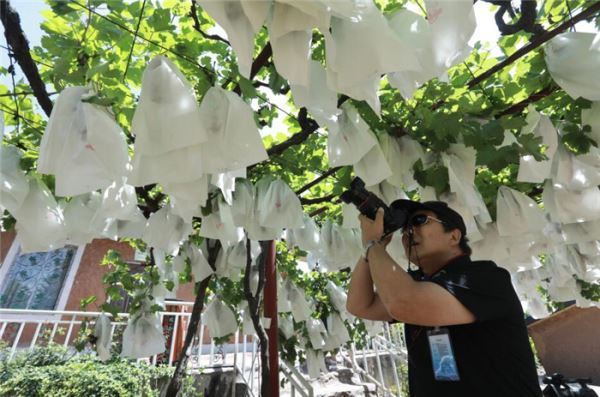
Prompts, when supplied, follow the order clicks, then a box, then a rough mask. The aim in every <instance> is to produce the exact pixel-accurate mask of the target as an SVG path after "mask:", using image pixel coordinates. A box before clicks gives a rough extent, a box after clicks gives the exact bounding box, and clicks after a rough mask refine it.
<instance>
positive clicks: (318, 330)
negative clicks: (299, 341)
mask: <svg viewBox="0 0 600 397" xmlns="http://www.w3.org/2000/svg"><path fill="white" fill-rule="evenodd" d="M306 329H307V331H308V338H309V339H310V344H311V345H312V347H313V349H318V350H320V349H322V348H323V347H324V346H325V337H326V336H327V329H326V328H325V325H324V324H323V321H321V320H319V319H316V318H312V317H311V318H309V319H307V320H306Z"/></svg>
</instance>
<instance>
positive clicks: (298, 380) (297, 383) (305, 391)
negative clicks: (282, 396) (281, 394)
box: [279, 359, 315, 397]
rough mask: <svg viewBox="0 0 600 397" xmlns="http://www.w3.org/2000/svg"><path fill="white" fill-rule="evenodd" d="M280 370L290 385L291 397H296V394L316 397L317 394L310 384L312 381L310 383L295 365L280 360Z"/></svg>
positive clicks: (304, 396) (303, 396)
mask: <svg viewBox="0 0 600 397" xmlns="http://www.w3.org/2000/svg"><path fill="white" fill-rule="evenodd" d="M279 369H280V371H281V372H282V373H283V374H284V375H286V378H287V380H288V381H289V383H290V393H291V397H296V392H297V393H298V394H300V395H301V396H302V397H314V395H315V392H314V389H313V387H312V385H311V384H310V381H308V380H307V379H306V377H305V376H304V375H302V374H301V373H300V371H298V370H297V369H296V367H295V366H294V365H292V364H290V363H288V362H287V361H285V360H283V359H280V360H279Z"/></svg>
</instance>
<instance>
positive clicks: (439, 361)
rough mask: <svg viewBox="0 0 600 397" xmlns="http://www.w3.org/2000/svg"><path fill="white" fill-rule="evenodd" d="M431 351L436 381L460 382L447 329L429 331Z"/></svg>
mask: <svg viewBox="0 0 600 397" xmlns="http://www.w3.org/2000/svg"><path fill="white" fill-rule="evenodd" d="M427 338H428V339H429V351H430V352H431V362H432V364H433V376H434V378H435V380H441V381H458V380H460V377H459V376H458V367H457V366H456V360H455V359H454V353H453V352H452V345H451V344H450V334H449V333H448V329H446V328H435V329H432V330H429V331H427Z"/></svg>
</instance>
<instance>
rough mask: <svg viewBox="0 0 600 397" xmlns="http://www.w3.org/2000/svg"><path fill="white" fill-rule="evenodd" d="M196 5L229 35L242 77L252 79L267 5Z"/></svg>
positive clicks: (204, 1)
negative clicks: (255, 41) (256, 43)
mask: <svg viewBox="0 0 600 397" xmlns="http://www.w3.org/2000/svg"><path fill="white" fill-rule="evenodd" d="M196 1H197V3H198V4H199V5H200V6H201V7H202V8H203V9H204V10H205V11H206V12H207V13H208V14H209V15H210V16H211V17H212V18H213V19H214V20H215V21H217V23H218V24H219V25H221V27H222V28H223V29H224V30H225V31H226V32H227V38H228V39H229V42H230V43H231V47H232V48H233V51H234V52H235V55H236V57H237V61H238V68H239V70H240V74H241V75H242V76H244V77H245V78H250V69H251V67H252V54H253V53H254V35H255V34H256V33H257V32H258V31H259V30H260V27H261V26H262V23H263V22H264V20H265V18H266V16H267V12H268V10H269V8H268V6H269V3H270V2H268V1H243V0H242V1H239V0H229V1H223V2H220V1H213V0H196Z"/></svg>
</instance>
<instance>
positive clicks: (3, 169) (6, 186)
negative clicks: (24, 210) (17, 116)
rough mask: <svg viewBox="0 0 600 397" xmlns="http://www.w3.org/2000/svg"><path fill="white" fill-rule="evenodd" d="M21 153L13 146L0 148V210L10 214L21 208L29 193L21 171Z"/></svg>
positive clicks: (25, 178)
mask: <svg viewBox="0 0 600 397" xmlns="http://www.w3.org/2000/svg"><path fill="white" fill-rule="evenodd" d="M20 159H21V153H20V152H19V150H18V149H17V148H15V147H13V146H4V145H2V146H0V210H4V209H6V210H8V212H10V213H11V214H13V216H14V214H15V212H16V211H17V210H18V209H19V207H21V204H22V203H23V201H24V200H25V197H27V193H29V181H28V180H27V177H26V176H25V172H23V171H22V170H21V167H20V165H19V161H20Z"/></svg>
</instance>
